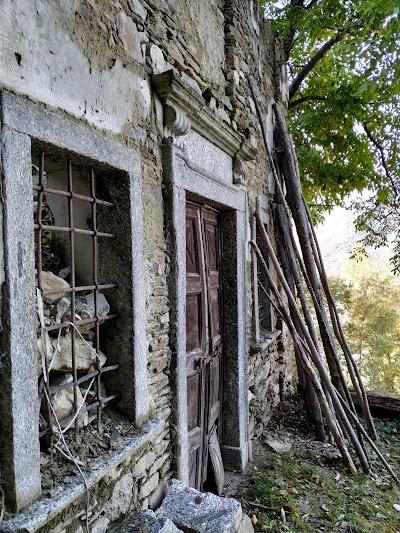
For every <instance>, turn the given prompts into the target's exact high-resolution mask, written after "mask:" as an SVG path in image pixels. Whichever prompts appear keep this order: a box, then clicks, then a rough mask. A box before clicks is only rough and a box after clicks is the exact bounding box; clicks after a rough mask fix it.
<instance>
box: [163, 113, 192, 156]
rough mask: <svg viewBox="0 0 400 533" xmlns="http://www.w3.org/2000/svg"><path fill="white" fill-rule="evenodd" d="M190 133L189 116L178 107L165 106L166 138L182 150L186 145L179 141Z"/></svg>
mask: <svg viewBox="0 0 400 533" xmlns="http://www.w3.org/2000/svg"><path fill="white" fill-rule="evenodd" d="M189 131H190V122H189V119H188V118H187V116H186V115H185V114H184V113H183V112H182V111H181V110H180V109H178V108H177V107H174V106H172V105H166V106H164V138H165V139H167V140H168V141H169V142H170V143H171V144H174V145H175V146H177V147H178V148H180V149H182V150H183V149H184V143H183V142H182V141H180V140H179V139H178V137H182V136H183V135H186V134H187V133H188V132H189Z"/></svg>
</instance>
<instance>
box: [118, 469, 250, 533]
mask: <svg viewBox="0 0 400 533" xmlns="http://www.w3.org/2000/svg"><path fill="white" fill-rule="evenodd" d="M179 531H184V532H185V533H254V529H253V526H252V524H251V521H250V518H249V517H248V516H247V515H245V514H243V512H242V506H241V505H240V503H239V502H238V501H237V500H235V499H233V498H221V497H220V496H216V495H215V494H212V493H210V492H205V493H203V492H199V491H197V490H195V489H192V488H190V487H187V486H186V485H185V484H184V483H182V482H180V481H177V480H175V479H173V480H172V481H171V482H170V485H169V489H168V492H167V495H166V497H165V498H164V501H163V502H162V504H161V505H160V507H159V508H158V509H157V510H156V511H155V512H153V511H141V512H139V513H135V514H134V515H133V516H132V517H131V518H130V519H129V520H128V521H127V522H125V524H124V526H121V527H120V528H119V529H118V530H117V532H118V533H176V532H178V533H179Z"/></svg>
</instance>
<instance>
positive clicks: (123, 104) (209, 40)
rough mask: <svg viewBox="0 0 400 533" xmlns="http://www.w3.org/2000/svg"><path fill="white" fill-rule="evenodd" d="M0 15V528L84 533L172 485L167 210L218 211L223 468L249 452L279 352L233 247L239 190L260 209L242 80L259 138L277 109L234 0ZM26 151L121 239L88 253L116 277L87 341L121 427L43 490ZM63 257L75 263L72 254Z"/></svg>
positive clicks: (255, 32) (180, 284) (263, 34)
mask: <svg viewBox="0 0 400 533" xmlns="http://www.w3.org/2000/svg"><path fill="white" fill-rule="evenodd" d="M0 5H1V13H2V32H1V36H0V43H1V46H0V91H1V115H0V134H1V169H2V175H1V179H2V190H1V200H2V202H1V210H2V216H1V220H2V224H1V227H0V283H1V284H2V291H1V298H2V302H1V304H2V307H1V309H2V311H1V313H2V315H1V321H2V322H1V324H2V327H1V332H0V350H1V371H0V391H1V392H0V394H1V399H0V400H1V401H0V406H1V407H0V410H1V416H0V420H1V424H2V426H1V432H0V433H1V435H0V440H1V442H0V450H1V451H0V455H1V457H0V459H1V467H0V468H1V471H0V476H1V481H2V487H3V488H4V491H5V502H6V511H5V515H4V519H3V522H2V523H1V524H0V531H1V532H6V531H13V532H17V531H25V532H26V531H29V532H43V533H44V532H50V531H52V532H54V533H80V532H82V531H86V530H87V527H88V528H89V530H90V531H91V532H96V533H101V532H105V531H109V530H110V529H111V528H112V527H113V526H114V525H115V524H117V523H118V522H119V521H121V520H122V519H123V518H124V517H126V516H127V515H128V514H131V513H132V512H133V511H135V510H146V509H149V508H150V509H156V508H157V507H158V506H159V505H160V503H161V501H162V499H163V497H164V494H165V490H166V484H167V481H168V480H169V479H170V478H171V477H177V478H178V479H180V480H181V481H182V482H184V483H188V482H189V479H190V471H189V462H188V450H189V444H190V443H189V439H188V422H190V420H188V417H189V418H190V412H189V413H188V405H187V390H186V344H185V334H186V333H185V331H186V330H185V328H186V316H185V295H186V293H185V290H186V289H185V268H186V266H185V265H186V263H185V253H186V252H185V241H184V238H185V230H184V224H185V220H184V218H185V202H186V201H187V200H190V201H192V202H194V203H197V204H199V205H207V206H211V207H212V208H214V209H216V210H217V211H218V213H220V217H221V232H222V237H223V239H222V241H223V242H222V250H223V254H222V265H223V268H222V270H223V274H221V275H222V286H223V289H222V296H221V298H222V301H223V314H222V322H223V331H224V344H223V346H224V351H223V354H222V360H223V367H222V368H223V370H222V376H223V379H222V382H223V386H222V397H221V402H220V403H221V409H222V419H223V425H222V427H221V428H220V434H219V443H220V444H219V446H220V449H221V453H222V460H223V463H224V466H225V467H228V468H242V467H243V466H244V465H245V463H246V462H247V461H248V460H249V458H251V440H252V438H253V437H254V434H256V435H258V434H260V433H261V431H262V428H263V426H264V425H265V423H266V422H267V421H268V418H269V416H270V413H271V410H272V408H273V407H274V406H275V405H276V404H277V403H279V401H281V400H282V399H284V398H285V397H286V395H287V394H288V393H289V391H290V382H291V362H290V361H291V354H290V343H289V340H288V335H287V331H286V330H285V329H284V328H283V327H282V326H281V325H280V324H279V322H278V321H277V317H275V316H274V314H273V313H272V314H271V317H270V325H269V330H270V331H263V332H262V333H263V335H264V336H266V337H267V338H268V339H270V342H269V341H268V342H264V343H263V342H261V341H263V339H259V338H256V333H255V332H256V331H260V329H259V328H257V324H256V322H257V321H258V320H259V313H258V299H257V297H256V293H257V273H256V272H255V271H254V267H253V265H252V257H251V253H250V249H249V246H248V241H249V239H250V238H251V236H252V231H253V226H252V213H253V210H254V207H255V199H256V197H262V198H263V201H264V203H265V205H267V212H268V205H269V201H270V200H271V199H273V189H272V187H271V184H270V181H271V180H270V174H269V169H268V164H267V162H266V158H265V156H264V153H263V150H262V140H261V133H260V128H259V125H258V121H257V117H256V113H255V105H254V101H253V100H252V98H251V96H250V91H249V88H248V85H247V79H246V77H247V76H252V77H253V78H254V80H255V83H256V85H257V87H258V91H259V103H260V106H261V109H262V113H263V116H264V117H265V122H266V129H267V135H268V141H269V142H270V144H271V146H272V145H273V121H272V113H271V103H272V102H277V103H278V105H280V106H281V108H282V110H285V108H286V104H287V94H286V93H287V85H286V77H285V66H284V64H283V55H282V51H281V46H280V43H279V42H278V41H277V40H276V37H275V35H274V34H273V32H272V31H271V29H270V28H269V26H268V23H267V21H265V20H264V19H263V16H262V13H261V11H260V9H259V8H258V6H257V3H256V2H255V1H253V0H207V1H204V0H115V1H113V2H109V1H107V0H65V1H63V2H57V1H54V0H51V1H48V0H1V2H0ZM40 150H44V151H45V153H46V154H49V158H50V159H49V160H50V161H51V164H52V165H53V166H52V168H51V169H50V174H51V173H53V177H52V176H51V175H50V177H49V179H50V180H51V179H53V180H57V176H58V174H57V172H59V168H60V167H59V166H57V165H60V164H61V163H60V161H61V160H65V158H72V159H73V160H76V161H77V164H79V165H81V167H82V168H88V167H91V166H93V167H94V168H95V169H98V171H99V173H100V175H101V176H102V184H103V188H104V191H105V194H106V195H107V197H108V198H111V199H112V200H113V201H114V202H115V204H116V211H115V213H116V215H115V216H114V217H109V219H107V224H108V226H109V228H111V230H112V231H113V232H114V233H116V234H117V235H120V237H121V238H120V240H118V239H117V240H116V241H115V242H113V243H112V245H110V246H109V247H108V249H106V250H104V260H102V262H101V265H100V267H99V272H100V275H103V274H104V275H107V276H110V277H113V278H115V279H116V280H117V288H116V289H115V292H114V293H112V292H111V291H110V295H108V293H107V301H108V303H109V304H110V308H111V312H114V311H117V314H118V318H117V319H116V321H115V326H114V330H113V331H111V329H110V328H108V326H107V327H106V326H105V325H102V326H101V328H103V329H101V330H100V331H102V332H103V333H102V336H103V337H104V339H102V342H103V346H104V348H103V346H102V351H104V355H105V356H106V357H107V361H108V362H111V363H115V364H119V365H120V368H119V370H118V371H116V372H115V373H111V372H110V373H109V374H110V376H109V379H108V381H107V380H106V378H105V386H106V390H107V394H108V391H109V390H110V391H111V392H116V393H118V395H119V396H118V398H119V399H118V400H116V403H115V405H114V407H113V409H117V410H118V411H119V416H121V415H122V416H125V417H126V420H127V421H128V422H127V424H128V426H127V427H128V430H126V429H125V433H124V434H123V435H122V434H121V435H119V437H121V436H122V440H121V444H120V445H119V447H118V448H115V447H112V446H110V448H109V449H107V450H106V451H105V452H104V453H103V454H102V455H101V457H97V458H96V457H92V458H91V459H90V461H88V463H85V464H84V465H82V469H83V472H84V476H85V483H83V480H82V476H80V475H79V474H76V469H75V467H74V466H73V465H72V464H71V470H72V471H74V474H73V475H72V474H71V475H70V476H67V477H68V480H67V482H62V481H57V482H55V483H54V484H53V486H52V491H51V494H50V495H49V494H48V493H45V491H44V487H42V486H41V485H42V484H43V480H44V479H45V478H44V475H45V472H44V471H45V470H46V469H47V468H48V467H47V466H45V465H47V464H48V463H47V462H46V461H47V460H46V461H45V462H43V455H42V456H41V453H42V454H43V453H44V450H43V449H42V450H41V449H40V445H39V437H38V428H39V409H38V407H37V405H38V402H37V398H38V392H40V390H38V376H37V365H38V363H37V350H36V323H35V320H36V313H35V305H36V294H35V265H34V262H35V261H34V255H35V252H34V237H33V235H34V225H33V210H34V208H33V202H34V198H33V193H32V162H33V159H34V158H35V157H36V155H35V154H37V153H38V151H40ZM81 167H80V168H81ZM78 177H79V176H78V174H77V178H76V179H77V180H78ZM82 183H83V182H82ZM49 201H51V199H50V200H49ZM77 209H78V207H77ZM60 213H61V211H60ZM60 216H61V215H60ZM86 218H87V217H86V216H81V219H82V220H83V221H84V222H85V223H86ZM265 220H266V224H267V223H268V224H269V228H270V229H269V231H270V234H271V235H273V230H272V226H271V222H270V221H269V218H268V216H266V219H265ZM277 246H279V243H277ZM78 255H79V258H78V260H77V261H78V263H77V264H78V266H77V268H78V267H79V265H81V264H83V263H84V262H85V261H87V257H88V253H87V252H86V253H85V249H84V247H83V249H82V250H81V251H80V252H79V254H78ZM256 311H257V312H256ZM107 328H108V329H107ZM271 334H273V335H272V336H271ZM39 385H40V384H39ZM67 390H68V389H67ZM249 400H251V401H250V405H249ZM129 424H130V426H129ZM124 427H125V426H124ZM83 431H84V430H83ZM129 431H130V433H129ZM111 433H112V431H111ZM82 435H84V433H83V434H82ZM82 438H83V439H84V436H83V437H82ZM102 438H103V437H102ZM110 438H111V437H110ZM41 457H42V459H41ZM41 462H42V464H41ZM46 475H47V474H46Z"/></svg>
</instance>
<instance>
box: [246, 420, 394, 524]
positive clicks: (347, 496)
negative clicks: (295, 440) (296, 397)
mask: <svg viewBox="0 0 400 533" xmlns="http://www.w3.org/2000/svg"><path fill="white" fill-rule="evenodd" d="M376 426H377V430H378V433H379V434H380V435H381V436H382V438H381V440H380V444H379V447H380V449H381V451H382V453H383V454H384V455H385V456H386V457H388V458H389V461H390V463H391V465H392V466H393V467H394V469H395V471H398V468H399V466H400V436H399V435H400V422H399V421H396V420H386V419H381V420H376ZM367 451H368V454H369V456H370V457H371V463H372V465H371V466H372V468H373V474H372V475H370V476H366V475H363V474H360V475H359V476H352V475H350V474H348V473H347V472H346V470H345V468H344V465H343V464H342V462H341V461H340V460H339V461H336V460H335V459H333V458H330V457H329V453H327V454H324V452H323V448H321V450H320V451H319V452H318V451H315V452H314V451H299V450H297V449H296V450H295V451H293V452H288V453H285V454H279V455H278V454H276V453H273V454H272V453H271V455H270V456H269V457H267V458H266V462H265V464H264V465H263V468H262V469H260V470H259V471H258V472H256V473H255V475H254V476H253V478H252V481H251V485H250V487H249V489H248V490H247V492H246V494H244V495H243V496H244V498H245V500H251V501H253V502H257V503H260V504H262V505H267V506H272V507H277V508H278V509H279V508H282V507H283V509H286V517H285V518H286V524H284V523H283V521H282V517H281V516H280V514H278V513H273V512H271V513H263V512H257V519H258V522H257V524H256V526H255V530H256V531H271V532H276V533H278V532H283V531H287V532H289V533H290V532H293V533H294V532H297V533H298V532H311V531H330V532H339V533H340V532H345V531H354V532H357V533H371V532H372V531H374V532H375V531H376V532H378V531H379V532H382V533H394V532H395V531H400V512H399V511H398V510H397V509H396V508H395V507H394V504H398V503H400V502H399V491H398V487H397V486H395V484H394V482H393V481H392V480H391V478H390V477H389V475H388V473H387V472H386V470H384V469H383V467H382V465H381V463H379V462H378V461H377V460H376V458H375V457H374V456H373V454H372V452H371V450H370V448H369V446H368V445H367ZM244 503H245V501H244ZM248 512H250V513H251V512H253V509H251V508H249V510H248Z"/></svg>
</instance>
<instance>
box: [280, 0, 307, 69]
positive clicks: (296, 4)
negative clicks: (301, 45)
mask: <svg viewBox="0 0 400 533" xmlns="http://www.w3.org/2000/svg"><path fill="white" fill-rule="evenodd" d="M296 8H302V9H304V0H291V1H290V11H291V12H293V11H294V10H295V9H296ZM289 21H290V22H289V27H288V32H287V36H286V37H285V38H284V39H283V48H284V50H285V56H286V60H287V59H288V58H289V54H290V51H291V50H292V48H293V45H294V38H295V36H296V33H297V30H298V28H297V25H296V24H295V23H294V22H293V20H292V18H291V17H290V15H289Z"/></svg>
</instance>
